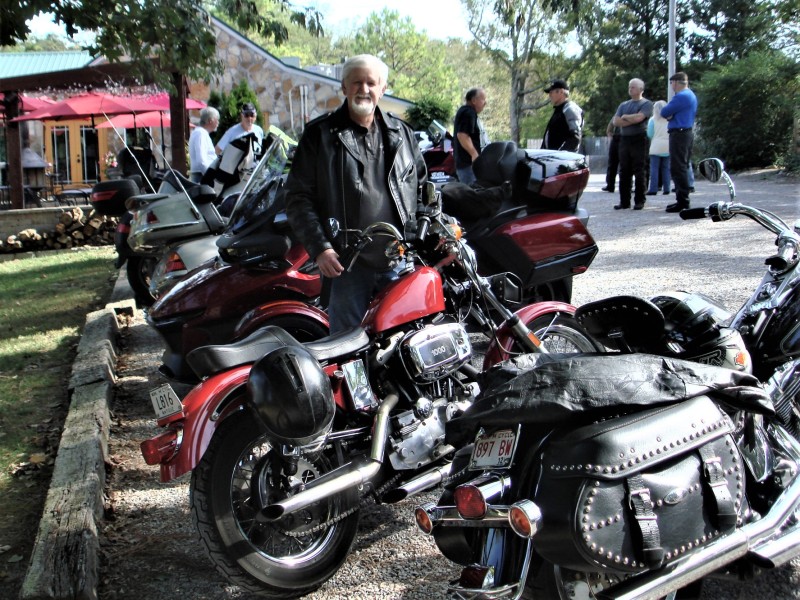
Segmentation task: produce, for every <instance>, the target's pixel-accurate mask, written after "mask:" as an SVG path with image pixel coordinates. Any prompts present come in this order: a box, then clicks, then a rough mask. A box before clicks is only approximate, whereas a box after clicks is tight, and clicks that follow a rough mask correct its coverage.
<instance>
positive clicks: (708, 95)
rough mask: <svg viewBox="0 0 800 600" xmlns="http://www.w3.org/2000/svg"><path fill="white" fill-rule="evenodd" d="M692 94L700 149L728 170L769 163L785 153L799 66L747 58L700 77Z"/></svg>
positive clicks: (768, 57) (775, 57)
mask: <svg viewBox="0 0 800 600" xmlns="http://www.w3.org/2000/svg"><path fill="white" fill-rule="evenodd" d="M765 90H770V91H773V90H782V92H783V93H780V94H778V93H771V92H765ZM696 92H697V94H698V124H699V133H700V135H701V136H702V139H703V142H704V145H705V147H706V149H707V151H708V152H710V153H712V154H714V155H715V156H719V157H720V158H722V159H723V160H724V161H725V163H726V164H727V165H728V166H729V167H730V168H732V169H744V168H748V167H762V166H765V165H771V164H774V163H775V161H776V160H777V159H778V158H779V157H781V156H782V155H784V154H787V153H788V152H789V149H790V145H791V136H792V122H793V119H794V113H795V110H796V106H795V103H794V102H793V100H792V99H793V98H797V96H798V93H800V66H798V64H797V62H796V61H794V60H792V59H791V58H790V57H787V56H786V55H785V54H783V53H780V52H776V51H765V52H758V53H753V54H750V55H749V56H747V57H745V58H743V59H741V60H737V61H734V62H730V63H728V64H726V65H723V66H720V67H717V68H715V69H714V70H713V71H710V72H708V73H706V75H705V76H704V77H703V81H702V84H701V85H700V86H699V87H698V88H696Z"/></svg>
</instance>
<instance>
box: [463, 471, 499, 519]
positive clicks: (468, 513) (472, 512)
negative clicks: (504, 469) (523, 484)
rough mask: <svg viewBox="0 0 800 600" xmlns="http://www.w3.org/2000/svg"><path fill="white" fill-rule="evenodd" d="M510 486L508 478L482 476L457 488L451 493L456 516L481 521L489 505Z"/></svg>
mask: <svg viewBox="0 0 800 600" xmlns="http://www.w3.org/2000/svg"><path fill="white" fill-rule="evenodd" d="M510 485H511V479H510V478H508V477H501V476H497V475H483V476H481V477H478V478H477V479H473V480H472V481H470V482H469V483H465V484H463V485H460V486H458V487H457V488H456V489H455V491H454V492H453V499H454V500H455V504H456V510H458V514H459V515H461V518H463V519H482V518H483V517H485V516H486V512H487V510H488V508H489V503H490V502H495V501H497V500H498V499H499V498H500V497H501V496H502V495H503V492H505V490H506V489H507V488H508V487H509V486H510Z"/></svg>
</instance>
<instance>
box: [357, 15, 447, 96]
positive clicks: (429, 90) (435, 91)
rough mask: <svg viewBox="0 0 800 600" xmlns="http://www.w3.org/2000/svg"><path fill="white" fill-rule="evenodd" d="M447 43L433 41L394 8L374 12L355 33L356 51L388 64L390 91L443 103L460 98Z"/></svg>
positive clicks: (398, 94)
mask: <svg viewBox="0 0 800 600" xmlns="http://www.w3.org/2000/svg"><path fill="white" fill-rule="evenodd" d="M444 48H445V46H444V43H443V42H440V41H437V40H432V39H430V38H428V36H427V35H426V34H424V33H420V32H418V31H417V30H416V28H415V27H414V24H413V23H412V22H411V19H410V18H409V17H405V18H401V17H400V13H398V12H397V11H394V10H388V9H383V10H382V11H381V12H380V13H372V14H370V15H369V17H367V21H366V23H365V24H364V26H363V27H361V28H360V29H359V30H358V31H357V32H356V34H355V36H354V38H353V43H352V50H353V52H354V53H359V54H360V53H370V54H375V55H377V56H378V57H380V59H381V60H383V61H384V62H385V63H386V64H387V65H388V66H389V90H390V92H391V93H392V94H393V95H395V96H399V97H401V98H405V99H407V100H411V101H416V100H418V99H422V98H437V99H440V100H441V101H442V102H443V103H447V102H450V103H453V102H455V101H456V100H457V99H458V95H459V90H458V88H457V86H456V84H455V82H454V76H453V72H452V70H451V69H450V68H449V67H448V66H447V65H446V64H445V60H444Z"/></svg>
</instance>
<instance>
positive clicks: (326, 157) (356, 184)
mask: <svg viewBox="0 0 800 600" xmlns="http://www.w3.org/2000/svg"><path fill="white" fill-rule="evenodd" d="M388 76H389V68H388V67H387V66H386V64H384V63H383V61H381V60H380V59H379V58H377V57H375V56H372V55H369V54H362V55H358V56H354V57H352V58H350V59H348V60H347V61H346V62H345V63H344V67H343V70H342V91H343V92H344V95H345V101H344V103H343V104H342V106H341V107H340V108H339V109H338V110H336V111H335V112H332V113H329V114H326V115H324V116H322V117H319V118H317V119H315V120H313V121H311V122H310V123H308V125H306V128H305V131H304V132H303V136H302V138H301V139H300V143H299V145H298V147H297V151H296V152H295V155H294V158H293V160H292V168H291V171H290V172H289V176H288V177H287V180H286V191H287V193H286V214H287V216H288V218H289V223H290V225H291V226H292V229H293V230H294V233H295V234H296V235H297V237H298V238H299V240H300V242H301V243H302V244H303V246H305V248H306V251H307V252H308V254H309V256H311V257H313V258H314V260H316V262H317V265H318V266H319V270H320V272H321V273H322V275H323V276H324V277H326V278H329V279H330V280H331V281H330V283H331V287H330V299H329V302H328V317H329V321H330V330H331V333H336V332H339V331H343V330H345V329H349V328H351V327H355V326H357V325H358V324H359V323H360V322H361V319H362V318H363V317H364V314H365V313H366V310H367V306H368V304H369V301H370V299H371V298H372V296H373V295H374V294H375V292H376V291H377V290H379V289H380V288H382V287H383V286H384V285H386V284H387V283H388V282H389V281H392V280H393V279H396V278H397V272H396V268H393V265H391V264H390V263H389V260H388V258H387V257H386V255H385V253H384V248H385V245H386V238H383V237H381V238H377V239H376V240H375V242H373V243H372V244H370V245H369V246H367V247H366V248H365V249H364V251H363V252H362V253H361V254H360V255H359V258H358V260H357V261H356V263H355V264H354V265H353V268H352V269H351V270H350V271H347V272H345V266H346V265H342V264H341V263H340V262H339V252H341V251H342V249H343V248H344V247H345V246H346V245H347V244H348V239H347V235H346V233H343V234H342V235H340V236H339V237H337V238H336V239H334V237H333V235H332V231H331V224H330V220H331V219H335V220H336V221H338V223H339V226H340V228H341V229H363V228H364V227H366V226H367V225H370V224H372V223H374V222H376V221H384V222H388V223H391V224H393V225H395V226H397V227H398V228H400V230H401V231H402V228H403V225H404V224H405V222H406V221H408V220H409V219H413V218H414V216H415V213H416V209H417V202H418V199H419V194H420V189H421V187H422V185H423V184H424V182H425V180H426V178H427V171H426V169H425V161H424V160H423V158H422V155H421V154H420V151H419V146H418V145H417V142H416V139H415V138H414V132H413V131H412V129H411V128H410V127H409V126H408V125H407V124H406V123H405V122H404V121H402V120H400V119H399V118H397V117H396V116H394V115H393V114H392V113H386V112H383V111H382V110H381V109H380V108H378V101H379V100H380V98H381V97H382V96H383V94H384V92H385V91H386V84H387V79H388Z"/></svg>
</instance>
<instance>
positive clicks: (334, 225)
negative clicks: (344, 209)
mask: <svg viewBox="0 0 800 600" xmlns="http://www.w3.org/2000/svg"><path fill="white" fill-rule="evenodd" d="M328 227H330V229H331V235H332V236H333V237H336V236H337V235H339V232H340V231H341V227H340V225H339V221H337V220H336V219H328Z"/></svg>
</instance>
